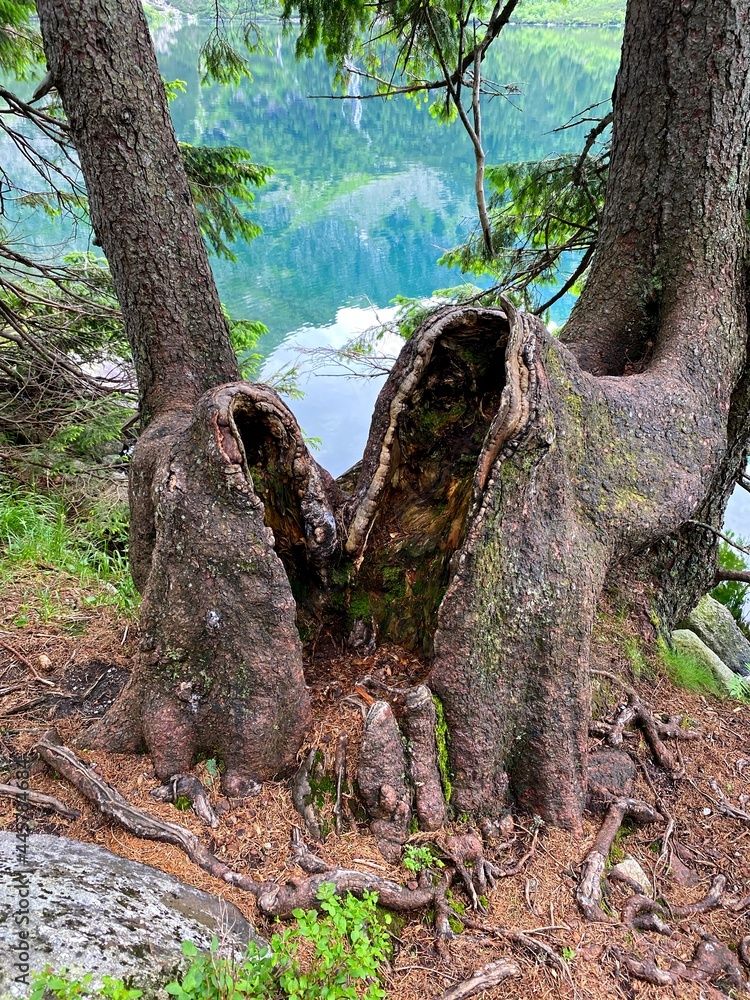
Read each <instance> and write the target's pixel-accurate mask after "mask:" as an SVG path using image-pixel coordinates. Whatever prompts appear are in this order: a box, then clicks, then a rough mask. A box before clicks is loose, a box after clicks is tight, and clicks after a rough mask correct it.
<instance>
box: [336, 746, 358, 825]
mask: <svg viewBox="0 0 750 1000" xmlns="http://www.w3.org/2000/svg"><path fill="white" fill-rule="evenodd" d="M348 745H349V736H348V735H347V734H346V733H341V734H340V735H339V740H338V743H337V744H336V761H335V764H334V770H335V773H336V801H335V803H334V806H333V815H334V817H335V823H336V833H339V834H340V833H341V830H342V827H343V820H344V819H345V820H346V822H347V825H348V826H349V829H350V831H351V832H352V833H356V832H357V820H356V819H355V817H354V813H353V812H352V807H351V804H350V802H349V797H348V795H347V794H346V792H345V788H346V784H347V782H346V748H347V747H348Z"/></svg>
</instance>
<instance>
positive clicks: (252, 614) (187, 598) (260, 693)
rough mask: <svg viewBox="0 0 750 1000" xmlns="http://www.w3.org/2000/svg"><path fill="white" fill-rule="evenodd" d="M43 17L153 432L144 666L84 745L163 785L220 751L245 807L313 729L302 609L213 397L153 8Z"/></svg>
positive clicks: (218, 324)
mask: <svg viewBox="0 0 750 1000" xmlns="http://www.w3.org/2000/svg"><path fill="white" fill-rule="evenodd" d="M38 12H39V18H40V24H41V29H42V35H43V38H44V44H45V52H46V55H47V62H48V65H49V68H50V71H51V73H52V77H53V80H54V83H55V85H56V86H57V89H58V91H59V92H60V95H61V98H62V101H63V106H64V108H65V111H66V114H67V116H68V120H69V123H70V129H71V135H72V138H73V141H74V142H75V145H76V148H77V150H78V154H79V157H80V161H81V169H82V171H83V174H84V177H85V179H86V186H87V190H88V195H89V202H90V210H91V221H92V224H93V227H94V229H95V231H96V233H97V235H98V237H99V240H100V242H101V244H102V247H103V248H104V251H105V253H106V255H107V259H108V261H109V264H110V268H111V270H112V276H113V279H114V283H115V288H116V290H117V296H118V299H119V301H120V305H121V307H122V311H123V316H124V319H125V325H126V329H127V332H128V336H129V339H130V343H131V346H132V352H133V359H134V362H135V367H136V374H137V377H138V387H139V392H140V399H141V415H142V418H143V421H144V424H146V425H147V430H146V431H145V433H144V435H143V436H142V438H141V439H140V441H139V442H138V445H137V447H136V452H135V455H134V457H133V463H132V469H131V510H132V530H131V560H132V568H133V576H134V579H135V582H136V584H137V586H138V587H139V589H140V590H141V591H142V592H143V605H142V617H141V645H140V651H139V657H138V663H137V665H136V669H135V672H134V676H133V679H132V682H131V684H130V686H129V688H128V689H127V691H126V693H125V696H124V697H123V698H122V699H121V700H120V702H118V703H117V705H116V706H115V708H114V710H113V712H112V713H111V714H110V715H109V716H108V717H107V719H106V720H105V721H104V722H103V723H102V724H101V725H99V726H98V727H96V728H95V729H94V730H93V731H92V732H91V733H89V734H87V737H86V739H87V741H88V742H89V743H91V744H92V745H93V743H94V742H95V741H98V742H106V743H107V744H108V745H110V746H113V747H119V748H125V747H132V746H137V745H138V744H139V743H142V742H143V740H144V739H145V742H146V744H147V745H148V748H149V750H150V751H151V753H152V755H153V757H154V762H155V765H156V769H157V772H158V773H159V775H160V777H163V778H167V777H169V776H170V775H171V774H173V773H175V772H178V771H181V770H186V769H187V768H189V767H190V765H191V763H192V760H193V757H194V755H195V753H196V752H197V751H199V750H205V751H207V752H218V753H220V754H221V755H223V757H224V759H225V762H226V770H225V773H224V776H223V781H224V785H225V787H226V789H227V791H229V792H230V793H233V794H238V793H239V792H241V791H242V789H243V788H245V787H247V786H248V782H250V781H252V780H262V779H263V778H268V777H270V776H272V775H273V774H276V773H277V772H279V771H284V770H287V769H289V767H290V766H292V765H293V763H294V760H295V755H296V751H297V749H298V747H299V744H300V742H301V740H302V737H303V735H304V732H305V729H306V726H307V724H308V717H309V697H308V694H307V689H306V687H305V684H304V677H303V673H302V650H301V645H300V641H299V636H298V633H297V630H296V627H295V603H294V599H293V597H292V593H291V589H290V587H289V582H288V580H287V578H286V574H285V573H284V570H283V566H282V564H281V562H280V560H279V558H278V556H277V555H276V553H275V552H274V550H273V545H272V536H271V534H270V532H269V529H268V528H267V526H266V525H265V523H264V517H263V505H262V504H261V503H260V502H259V501H258V499H257V497H256V496H255V494H254V493H253V489H252V485H251V483H249V482H246V481H245V479H244V473H243V471H242V467H241V465H240V453H239V451H238V449H237V445H236V444H235V438H234V436H233V429H234V428H235V426H236V425H235V420H236V419H239V414H240V412H241V410H242V404H243V398H244V397H243V395H242V392H243V388H244V387H243V386H241V385H240V386H238V387H237V392H236V393H232V392H230V393H229V394H226V393H224V394H222V393H221V392H218V393H212V392H210V391H209V390H211V389H213V388H214V387H215V386H218V385H221V383H231V382H234V381H236V380H237V379H238V378H239V370H238V367H237V361H236V358H235V355H234V352H233V350H232V346H231V343H230V340H229V332H228V328H227V323H226V320H225V318H224V315H223V313H222V309H221V304H220V302H219V298H218V294H217V291H216V286H215V284H214V281H213V276H212V274H211V269H210V266H209V263H208V257H207V254H206V249H205V246H204V244H203V240H202V238H201V235H200V231H199V229H198V225H197V222H196V218H195V213H194V211H193V206H192V203H191V199H190V192H189V189H188V184H187V180H186V177H185V172H184V169H183V167H182V162H181V158H180V153H179V148H178V145H177V141H176V138H175V135H174V131H173V129H172V123H171V120H170V117H169V110H168V108H167V102H166V97H165V93H164V86H163V83H162V80H161V76H160V74H159V70H158V66H157V63H156V57H155V55H154V50H153V46H152V44H151V38H150V35H149V31H148V25H147V23H146V19H145V16H144V14H143V9H142V7H141V5H140V3H138V2H136V0H121V2H118V3H116V4H113V3H109V2H106V0H65V2H62V3H59V2H57V0H40V2H39V4H38ZM271 650H273V653H272V654H271V652H270V651H271Z"/></svg>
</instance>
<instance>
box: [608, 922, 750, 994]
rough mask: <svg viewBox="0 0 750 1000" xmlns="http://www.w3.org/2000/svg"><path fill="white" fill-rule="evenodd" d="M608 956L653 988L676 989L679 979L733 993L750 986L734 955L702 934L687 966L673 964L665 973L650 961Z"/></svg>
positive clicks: (619, 954) (615, 952) (616, 951)
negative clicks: (729, 989) (722, 986)
mask: <svg viewBox="0 0 750 1000" xmlns="http://www.w3.org/2000/svg"><path fill="white" fill-rule="evenodd" d="M612 954H613V955H614V956H615V957H616V959H617V960H618V961H619V962H620V964H621V965H622V966H624V968H626V969H627V970H628V972H629V973H630V975H631V976H633V977H634V978H635V979H641V980H643V981H644V982H647V983H652V984H653V985H655V986H671V987H673V988H677V987H678V985H679V982H680V980H681V979H684V980H687V981H689V982H693V983H713V982H717V981H718V982H721V983H724V984H726V985H727V986H729V987H732V988H734V989H736V990H743V991H747V990H748V989H750V983H748V982H747V980H746V979H745V977H744V975H743V972H742V967H741V966H740V965H739V963H738V962H737V959H736V958H735V956H734V954H733V953H732V952H731V951H730V949H729V948H727V946H726V945H725V944H722V943H721V941H719V940H718V939H717V938H715V937H714V936H713V935H712V934H704V935H703V940H702V941H700V942H699V943H698V945H697V946H696V949H695V953H694V955H693V957H692V958H691V960H690V961H689V962H680V961H679V960H674V961H672V962H670V965H669V969H660V968H659V967H658V966H657V964H656V961H655V960H654V958H653V957H651V958H647V959H640V958H636V956H635V955H629V954H627V953H626V952H622V951H620V950H619V949H617V948H613V949H612Z"/></svg>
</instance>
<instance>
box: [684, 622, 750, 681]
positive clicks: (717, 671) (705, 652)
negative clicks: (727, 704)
mask: <svg viewBox="0 0 750 1000" xmlns="http://www.w3.org/2000/svg"><path fill="white" fill-rule="evenodd" d="M672 645H673V646H674V648H675V649H676V650H677V652H678V653H683V654H685V655H686V656H691V657H693V659H695V660H696V661H697V662H699V663H701V664H702V665H703V666H704V667H705V668H706V669H707V670H708V671H709V672H710V673H711V675H712V676H713V678H714V680H715V681H716V684H717V685H718V687H719V689H720V690H721V691H722V693H723V694H726V695H731V694H736V691H737V683H738V677H737V674H735V673H734V672H733V671H731V670H730V669H729V667H728V666H727V665H726V663H724V661H723V660H721V659H720V658H719V657H718V656H717V655H716V653H714V651H713V650H712V649H709V648H708V646H707V645H706V644H705V642H703V641H702V640H701V639H699V638H698V636H697V635H696V634H695V632H692V631H690V629H677V630H676V631H675V632H673V633H672ZM740 682H741V681H740Z"/></svg>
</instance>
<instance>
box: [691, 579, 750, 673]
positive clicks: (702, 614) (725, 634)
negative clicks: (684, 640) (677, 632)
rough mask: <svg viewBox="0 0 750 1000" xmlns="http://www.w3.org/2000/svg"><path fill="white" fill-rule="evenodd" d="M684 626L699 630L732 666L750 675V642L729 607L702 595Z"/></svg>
mask: <svg viewBox="0 0 750 1000" xmlns="http://www.w3.org/2000/svg"><path fill="white" fill-rule="evenodd" d="M680 628H687V629H690V631H691V632H695V634H696V635H697V636H698V638H699V639H701V640H702V641H703V642H704V643H705V644H706V645H707V646H708V648H709V649H710V650H712V651H713V652H714V653H716V655H717V656H718V657H719V659H720V660H722V661H723V662H724V663H725V664H726V665H727V666H728V667H729V669H730V670H731V671H732V672H733V673H735V674H739V675H740V676H741V677H748V676H750V642H748V641H747V639H746V638H745V636H744V635H743V634H742V632H741V631H740V628H739V626H738V625H737V622H736V621H735V620H734V617H733V616H732V612H731V611H730V610H729V608H727V607H725V606H724V605H723V604H720V603H719V601H715V600H714V599H713V597H711V596H710V595H708V594H707V595H706V596H705V597H703V598H701V600H700V601H699V602H698V604H697V606H696V607H695V608H693V610H692V611H691V612H690V614H689V615H688V616H687V618H686V619H685V621H684V622H681V623H680Z"/></svg>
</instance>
